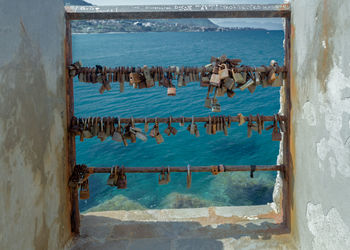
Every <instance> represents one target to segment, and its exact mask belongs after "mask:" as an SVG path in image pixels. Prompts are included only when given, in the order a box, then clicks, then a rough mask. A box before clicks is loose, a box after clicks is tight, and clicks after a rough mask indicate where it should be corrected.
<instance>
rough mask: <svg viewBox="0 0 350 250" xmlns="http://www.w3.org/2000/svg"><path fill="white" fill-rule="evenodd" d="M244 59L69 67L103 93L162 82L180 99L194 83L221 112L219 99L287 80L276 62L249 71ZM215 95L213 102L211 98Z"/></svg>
mask: <svg viewBox="0 0 350 250" xmlns="http://www.w3.org/2000/svg"><path fill="white" fill-rule="evenodd" d="M240 62H241V60H240V59H229V58H227V57H226V56H224V55H223V56H221V57H219V58H215V57H212V58H211V63H210V64H208V65H205V66H203V67H178V66H170V67H167V68H163V67H150V68H149V67H147V66H143V67H116V68H107V67H106V66H105V67H102V66H101V65H96V66H95V67H91V68H90V67H82V64H81V63H80V62H76V63H74V64H72V65H71V66H70V67H69V74H70V76H72V77H74V76H78V78H79V81H80V82H88V83H101V87H100V93H101V94H102V93H103V92H104V91H105V90H107V91H108V90H111V89H112V87H111V82H119V85H120V92H123V91H124V84H125V82H129V84H130V85H131V86H133V88H135V89H143V88H151V87H154V86H155V83H156V82H158V84H159V86H163V87H165V88H167V94H168V95H169V96H174V95H176V86H175V84H174V80H176V81H177V87H183V86H186V85H187V84H188V83H190V82H200V86H201V87H208V92H207V96H206V99H205V105H204V106H205V107H207V108H210V109H211V110H212V111H213V112H220V111H221V107H220V104H219V103H218V101H217V97H221V96H224V95H227V96H228V97H230V98H232V97H234V95H235V92H234V90H235V89H240V90H242V91H243V90H245V89H248V90H249V91H250V92H251V93H253V92H254V91H255V89H256V87H257V86H259V85H261V86H262V87H269V86H271V87H280V86H282V85H283V80H284V79H285V77H286V71H285V68H284V67H279V66H278V64H277V62H276V61H274V60H272V61H271V62H270V65H269V66H261V67H258V68H257V67H249V66H244V65H239V63H240ZM212 92H214V96H213V98H210V94H211V93H212Z"/></svg>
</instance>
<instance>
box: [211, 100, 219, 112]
mask: <svg viewBox="0 0 350 250" xmlns="http://www.w3.org/2000/svg"><path fill="white" fill-rule="evenodd" d="M211 111H212V112H221V106H220V104H219V103H218V102H214V103H213V104H212V107H211Z"/></svg>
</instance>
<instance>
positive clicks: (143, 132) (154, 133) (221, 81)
mask: <svg viewBox="0 0 350 250" xmlns="http://www.w3.org/2000/svg"><path fill="white" fill-rule="evenodd" d="M240 62H241V60H240V59H229V58H227V57H226V56H221V57H219V58H215V57H212V58H211V63H210V64H208V65H205V66H203V67H177V66H170V67H167V68H163V67H147V66H143V67H116V68H107V67H102V66H100V65H96V67H92V68H89V67H82V64H81V63H80V62H76V63H74V64H72V65H70V67H69V75H70V76H71V77H75V76H78V78H79V81H80V82H87V83H101V88H100V93H101V94H102V93H103V92H104V91H105V90H107V91H108V90H111V88H112V87H111V83H112V82H119V84H120V92H123V91H124V83H125V82H128V83H129V84H130V85H131V86H133V88H135V89H143V88H150V87H154V86H155V84H156V82H158V84H159V86H163V87H166V88H167V94H168V95H169V96H174V95H176V85H177V87H184V86H186V85H187V84H188V83H190V82H199V83H200V86H201V87H207V88H208V91H207V95H206V98H205V104H204V106H205V107H206V108H209V109H211V111H212V112H220V111H221V106H220V104H219V103H218V100H217V97H221V96H225V95H227V96H228V97H230V98H232V97H233V96H234V95H235V92H234V91H235V90H236V89H240V90H241V91H243V90H245V89H248V90H249V91H250V92H251V93H253V92H254V91H255V89H256V87H257V86H259V85H261V86H262V87H280V86H282V85H283V81H284V80H285V78H286V68H285V67H279V66H278V64H277V63H276V62H275V61H271V63H270V65H269V66H261V67H249V66H244V65H240ZM175 81H176V82H175ZM175 83H176V85H175ZM213 92H214V94H213V97H212V98H211V97H210V95H211V94H212V93H213ZM232 122H237V123H238V125H239V126H242V125H243V124H245V123H246V124H247V136H248V137H251V136H252V133H253V131H256V132H257V133H258V134H261V133H262V131H263V130H270V129H272V140H273V141H281V139H282V134H281V132H286V117H284V116H282V115H279V114H275V115H273V116H263V115H255V116H253V115H249V116H243V115H242V114H238V115H237V116H208V117H194V116H192V117H177V118H174V117H168V118H133V117H130V118H120V117H118V118H115V117H88V118H77V117H73V118H72V121H71V128H70V130H71V131H70V132H71V133H72V135H73V136H79V137H80V140H81V141H83V140H84V139H87V138H93V137H97V138H99V139H100V140H101V141H104V140H106V139H107V138H109V137H110V138H111V139H112V140H113V141H116V142H121V143H123V144H124V145H125V146H127V145H128V143H135V142H136V141H137V139H139V140H141V141H147V139H148V137H151V138H154V139H155V141H156V143H157V144H161V143H163V142H164V137H163V135H162V133H164V134H165V135H167V136H175V135H176V134H177V133H178V129H177V128H176V125H175V124H179V125H180V126H185V124H188V125H187V126H186V128H187V130H188V132H189V134H190V135H193V136H195V137H199V136H200V134H199V128H198V125H197V123H204V128H205V132H206V134H208V135H215V134H217V133H219V132H222V133H223V134H224V135H225V136H227V135H228V128H230V127H231V123H232ZM265 122H272V124H269V125H268V126H267V127H265ZM137 123H142V124H144V127H143V129H142V128H139V127H137V126H136V124H137ZM161 123H165V124H167V126H166V127H165V129H164V130H163V129H160V124H161ZM150 124H152V125H153V126H152V127H150ZM243 167H244V166H243ZM279 167H281V166H267V167H266V168H265V169H261V170H271V171H276V170H279V169H280V168H279ZM179 168H181V167H179ZM179 168H178V169H176V171H177V172H184V171H185V172H187V187H188V188H189V187H190V186H191V167H190V166H189V165H188V166H187V168H186V169H179ZM197 168H202V169H201V170H200V172H207V171H209V172H212V174H214V175H216V174H218V173H221V172H225V171H241V170H233V168H232V166H231V168H230V166H228V167H227V168H226V167H224V166H223V165H218V166H211V168H210V169H208V168H206V167H197ZM203 168H204V169H203ZM129 171H131V170H130V169H129ZM133 171H134V173H136V172H137V173H141V172H143V173H146V172H150V168H145V169H143V171H140V170H139V168H138V170H137V171H135V170H133ZM157 171H158V173H159V172H160V175H159V180H158V183H159V184H167V183H169V181H170V168H167V169H165V168H162V169H161V170H159V169H158V170H156V172H157ZM245 171H246V170H245ZM250 171H251V177H253V172H254V171H255V166H253V165H252V166H251V169H250ZM99 173H102V172H99ZM104 173H106V172H104ZM125 173H126V169H125V168H124V167H113V168H111V169H110V176H109V178H108V180H107V184H108V185H110V186H116V187H117V188H118V189H124V188H126V187H127V179H126V174H125ZM90 174H91V172H88V168H87V167H86V166H85V165H77V166H76V167H75V169H74V173H73V175H72V177H71V181H70V183H71V184H72V185H79V186H80V198H81V199H87V198H89V182H88V177H89V175H90Z"/></svg>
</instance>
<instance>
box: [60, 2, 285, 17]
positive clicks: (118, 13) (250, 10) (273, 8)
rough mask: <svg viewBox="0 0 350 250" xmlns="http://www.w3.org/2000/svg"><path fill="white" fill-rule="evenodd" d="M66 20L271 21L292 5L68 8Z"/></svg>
mask: <svg viewBox="0 0 350 250" xmlns="http://www.w3.org/2000/svg"><path fill="white" fill-rule="evenodd" d="M65 11H66V18H68V19H70V20H90V19H172V18H271V17H277V18H278V17H289V16H290V5H289V4H188V5H129V6H126V5H124V6H123V5H121V6H66V7H65Z"/></svg>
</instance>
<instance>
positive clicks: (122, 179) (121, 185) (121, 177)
mask: <svg viewBox="0 0 350 250" xmlns="http://www.w3.org/2000/svg"><path fill="white" fill-rule="evenodd" d="M116 184H117V187H118V189H126V187H127V180H126V175H125V173H124V166H122V167H121V168H120V169H118V180H117V183H116Z"/></svg>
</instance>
